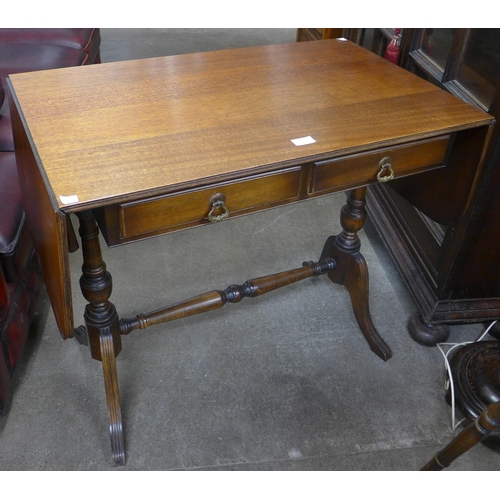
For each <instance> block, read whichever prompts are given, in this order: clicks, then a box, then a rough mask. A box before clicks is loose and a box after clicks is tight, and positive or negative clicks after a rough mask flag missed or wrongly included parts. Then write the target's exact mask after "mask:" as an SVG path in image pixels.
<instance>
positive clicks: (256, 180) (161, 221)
mask: <svg viewBox="0 0 500 500" xmlns="http://www.w3.org/2000/svg"><path fill="white" fill-rule="evenodd" d="M299 186H300V167H294V168H289V169H286V170H284V171H281V172H278V173H274V174H268V175H260V176H255V177H250V178H247V179H243V180H241V181H234V182H227V183H219V184H213V185H211V186H209V187H206V188H202V189H196V190H188V191H184V192H182V193H176V194H173V195H167V196H161V197H156V198H150V199H147V200H141V201H137V202H130V203H124V204H121V205H119V208H118V218H119V224H120V237H121V238H122V239H128V238H134V237H136V236H139V235H145V234H149V233H162V232H168V231H173V230H177V229H183V228H185V227H192V226H195V225H198V224H204V223H207V222H208V214H209V212H210V211H211V208H212V206H211V204H210V200H211V198H212V196H214V195H215V194H217V193H222V194H223V195H224V196H225V198H226V201H225V207H227V210H228V211H229V217H231V215H236V214H242V213H247V212H252V211H254V210H257V209H263V208H266V207H273V206H277V205H280V204H283V203H289V202H291V201H295V200H297V199H298V197H299ZM215 213H220V210H215V211H214V214H215Z"/></svg>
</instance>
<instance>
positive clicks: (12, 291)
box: [0, 28, 101, 413]
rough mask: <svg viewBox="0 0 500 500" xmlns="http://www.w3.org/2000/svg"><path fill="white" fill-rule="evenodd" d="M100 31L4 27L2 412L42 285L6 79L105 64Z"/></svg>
mask: <svg viewBox="0 0 500 500" xmlns="http://www.w3.org/2000/svg"><path fill="white" fill-rule="evenodd" d="M100 43H101V37H100V32H99V29H98V28H64V29H45V28H43V29H42V28H38V29H20V28H0V413H3V411H4V408H5V403H6V399H7V396H8V393H9V388H10V384H11V379H12V375H13V373H14V370H15V368H16V366H17V364H18V362H19V359H20V357H21V354H22V351H23V348H24V345H25V342H26V339H27V335H28V330H29V325H30V322H31V320H32V318H33V315H34V312H35V305H36V301H37V298H38V296H39V292H40V289H41V286H42V284H43V279H42V274H41V267H40V264H39V261H38V257H37V255H36V253H35V251H34V248H33V243H32V241H31V237H30V234H29V229H28V227H27V224H26V221H25V216H24V211H23V208H22V204H21V195H20V192H19V185H18V181H17V165H16V157H15V152H14V143H13V137H12V129H11V122H10V113H9V105H8V102H7V101H8V96H7V95H5V88H6V86H5V80H6V78H7V76H8V75H9V74H13V73H24V72H28V71H36V70H43V69H53V68H62V67H66V66H80V65H84V64H94V63H99V62H100Z"/></svg>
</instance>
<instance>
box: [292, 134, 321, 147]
mask: <svg viewBox="0 0 500 500" xmlns="http://www.w3.org/2000/svg"><path fill="white" fill-rule="evenodd" d="M292 142H293V143H294V144H295V145H296V146H305V145H306V144H313V143H315V142H316V141H315V140H314V139H313V138H312V137H311V136H310V135H308V136H307V137H299V138H298V139H292Z"/></svg>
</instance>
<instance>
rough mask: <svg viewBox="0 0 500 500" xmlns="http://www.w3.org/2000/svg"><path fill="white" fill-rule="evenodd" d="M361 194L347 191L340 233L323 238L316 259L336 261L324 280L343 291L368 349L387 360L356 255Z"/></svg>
mask: <svg viewBox="0 0 500 500" xmlns="http://www.w3.org/2000/svg"><path fill="white" fill-rule="evenodd" d="M365 194H366V187H362V188H358V189H355V190H353V191H351V193H350V194H349V197H348V200H347V203H346V205H344V207H343V208H342V212H341V219H340V220H341V224H342V228H343V231H342V232H341V233H340V234H338V235H337V236H330V238H328V239H327V241H326V243H325V246H324V248H323V252H322V254H321V258H320V260H323V259H326V258H328V257H330V258H333V259H334V260H335V261H336V263H337V267H336V268H335V269H334V270H333V271H332V272H331V273H329V274H328V277H329V278H330V279H331V280H332V281H333V282H334V283H338V284H340V285H344V286H345V287H346V288H347V290H348V292H349V295H350V297H351V302H352V307H353V310H354V315H355V317H356V320H357V322H358V325H359V327H360V329H361V332H362V333H363V335H364V337H365V338H366V340H367V342H368V344H369V346H370V349H371V350H372V351H373V352H374V353H375V354H376V355H377V356H379V357H380V358H381V359H383V360H384V361H387V360H388V359H389V358H390V357H391V356H392V352H391V349H390V348H389V346H388V345H387V344H386V343H385V342H384V340H383V339H382V338H381V337H380V335H379V334H378V332H377V330H376V329H375V326H374V324H373V321H372V319H371V315H370V309H369V305H368V291H369V281H368V267H367V265H366V261H365V259H364V257H363V256H362V255H361V253H359V249H360V246H361V243H360V240H359V237H358V234H357V233H358V231H359V230H360V229H361V228H362V227H363V224H364V222H365V219H366V210H365V204H366V202H365Z"/></svg>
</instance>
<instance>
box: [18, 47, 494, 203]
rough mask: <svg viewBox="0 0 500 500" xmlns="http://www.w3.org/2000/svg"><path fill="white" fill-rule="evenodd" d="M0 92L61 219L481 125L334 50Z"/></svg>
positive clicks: (428, 92) (142, 70) (355, 51)
mask: <svg viewBox="0 0 500 500" xmlns="http://www.w3.org/2000/svg"><path fill="white" fill-rule="evenodd" d="M9 88H10V92H11V94H12V97H13V99H14V101H15V103H16V107H17V109H18V110H19V112H20V115H21V119H22V120H23V122H24V128H25V130H26V131H27V133H28V137H29V140H30V143H31V148H32V149H33V151H34V153H35V156H36V158H37V163H38V166H39V169H40V171H41V175H42V176H43V177H44V182H45V184H46V186H47V190H48V193H49V196H50V199H51V202H52V204H53V206H54V208H55V209H56V210H63V211H65V212H72V211H78V210H83V209H87V208H95V207H99V206H103V205H107V204H111V203H118V202H124V201H129V200H133V199H138V197H144V196H150V195H156V194H164V193H169V192H173V191H175V190H178V189H181V188H182V189H184V188H189V187H198V186H200V185H204V184H208V183H210V182H214V181H217V180H221V181H223V180H232V179H235V178H238V177H242V176H244V175H249V174H253V173H261V172H269V171H273V170H276V169H278V168H282V167H286V166H291V165H298V164H300V162H305V161H316V160H321V159H326V158H334V157H336V156H340V155H344V154H347V153H355V152H361V151H367V150H370V149H373V148H375V147H381V146H384V145H395V144H400V143H405V142H408V141H411V140H416V139H422V138H425V137H430V136H437V135H439V134H443V133H449V132H453V131H458V130H462V129H466V128H471V127H475V126H478V125H481V124H487V123H491V121H492V119H491V117H490V116H489V115H487V114H486V113H483V112H482V111H480V110H478V109H476V108H475V107H473V106H470V105H468V104H466V103H464V102H463V101H461V100H460V99H457V98H455V97H454V96H452V95H450V94H449V93H447V92H445V91H443V90H440V89H438V88H437V87H436V86H434V85H431V84H430V83H428V82H426V81H424V80H423V79H421V78H418V77H416V76H415V75H413V74H411V73H409V72H407V71H406V70H404V69H402V68H399V67H397V66H396V65H394V64H392V63H390V62H388V61H386V60H384V59H382V58H380V57H378V56H376V55H374V54H372V53H371V52H369V51H367V50H365V49H363V48H362V47H359V46H357V45H355V44H353V43H351V42H349V41H346V40H343V39H337V40H335V39H333V40H323V41H318V42H307V43H292V44H282V45H271V46H261V47H250V48H244V49H233V50H222V51H216V52H205V53H199V54H186V55H179V56H169V57H159V58H153V59H142V60H132V61H123V62H115V63H103V64H97V65H91V66H82V67H74V68H63V69H56V70H50V71H37V72H33V73H24V74H16V75H11V76H10V82H9ZM303 137H312V138H313V139H314V141H315V142H312V143H308V144H305V145H300V146H297V145H295V144H294V143H293V142H292V140H293V139H297V138H303Z"/></svg>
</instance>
